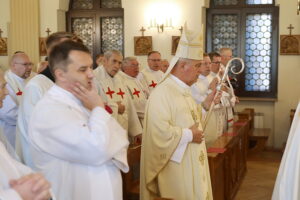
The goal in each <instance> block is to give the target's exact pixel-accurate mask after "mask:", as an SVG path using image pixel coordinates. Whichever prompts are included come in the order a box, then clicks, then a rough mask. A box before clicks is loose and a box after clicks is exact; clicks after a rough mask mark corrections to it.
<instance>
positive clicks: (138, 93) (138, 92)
mask: <svg viewBox="0 0 300 200" xmlns="http://www.w3.org/2000/svg"><path fill="white" fill-rule="evenodd" d="M133 95H136V96H137V97H138V98H140V91H138V90H136V89H135V88H134V92H133Z"/></svg>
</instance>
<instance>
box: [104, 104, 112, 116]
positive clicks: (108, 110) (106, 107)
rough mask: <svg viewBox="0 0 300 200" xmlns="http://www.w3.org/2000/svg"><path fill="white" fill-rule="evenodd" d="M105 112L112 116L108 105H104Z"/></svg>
mask: <svg viewBox="0 0 300 200" xmlns="http://www.w3.org/2000/svg"><path fill="white" fill-rule="evenodd" d="M104 108H105V110H106V111H107V112H108V113H109V114H112V113H113V110H112V109H111V107H109V106H108V105H105V107H104Z"/></svg>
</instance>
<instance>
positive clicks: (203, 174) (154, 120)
mask: <svg viewBox="0 0 300 200" xmlns="http://www.w3.org/2000/svg"><path fill="white" fill-rule="evenodd" d="M202 48H203V39H202V34H201V33H195V32H191V31H187V27H186V25H185V27H184V31H183V34H182V36H181V39H180V41H179V44H178V48H177V52H176V55H175V56H174V57H173V59H172V60H171V64H170V67H169V69H168V71H167V72H166V74H165V77H164V79H163V81H162V82H161V83H160V84H159V85H158V86H157V88H156V89H155V90H153V92H152V93H151V95H150V97H149V99H148V101H149V102H148V104H147V106H146V113H145V121H144V123H145V124H144V132H143V142H142V157H141V181H140V183H141V185H140V191H141V199H143V200H149V199H151V200H152V199H155V198H156V197H164V198H172V199H176V200H187V199H188V200H212V199H213V197H212V189H211V181H210V174H209V166H208V160H207V152H206V146H205V141H204V138H203V132H202V126H201V121H202V117H201V110H202V108H201V106H199V105H197V104H196V103H195V101H194V99H193V98H192V94H191V85H192V84H193V83H195V82H196V81H197V78H198V76H199V74H200V70H199V67H200V61H201V60H202V59H203V49H202Z"/></svg>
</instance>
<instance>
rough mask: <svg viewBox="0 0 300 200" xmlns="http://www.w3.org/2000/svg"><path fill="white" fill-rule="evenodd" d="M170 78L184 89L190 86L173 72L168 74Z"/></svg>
mask: <svg viewBox="0 0 300 200" xmlns="http://www.w3.org/2000/svg"><path fill="white" fill-rule="evenodd" d="M170 78H171V79H173V80H174V81H175V82H176V83H177V84H178V85H179V86H180V87H182V88H184V89H190V88H191V87H190V86H188V85H187V84H186V83H185V82H183V81H182V80H180V79H179V78H177V77H176V76H174V75H173V74H170Z"/></svg>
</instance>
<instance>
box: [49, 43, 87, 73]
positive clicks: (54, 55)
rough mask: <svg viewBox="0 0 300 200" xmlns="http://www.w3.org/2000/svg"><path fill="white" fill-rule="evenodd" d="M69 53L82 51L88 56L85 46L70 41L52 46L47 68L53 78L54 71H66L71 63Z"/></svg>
mask: <svg viewBox="0 0 300 200" xmlns="http://www.w3.org/2000/svg"><path fill="white" fill-rule="evenodd" d="M71 51H82V52H86V53H88V54H90V51H89V49H88V48H87V47H86V46H85V45H83V44H81V43H78V42H74V41H72V40H67V41H64V42H62V43H60V44H58V45H56V46H54V48H53V49H52V51H51V53H50V56H49V68H50V71H51V73H52V75H53V76H54V71H55V70H56V69H62V70H63V71H67V66H68V65H69V64H70V63H71V60H70V59H69V54H70V52H71Z"/></svg>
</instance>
